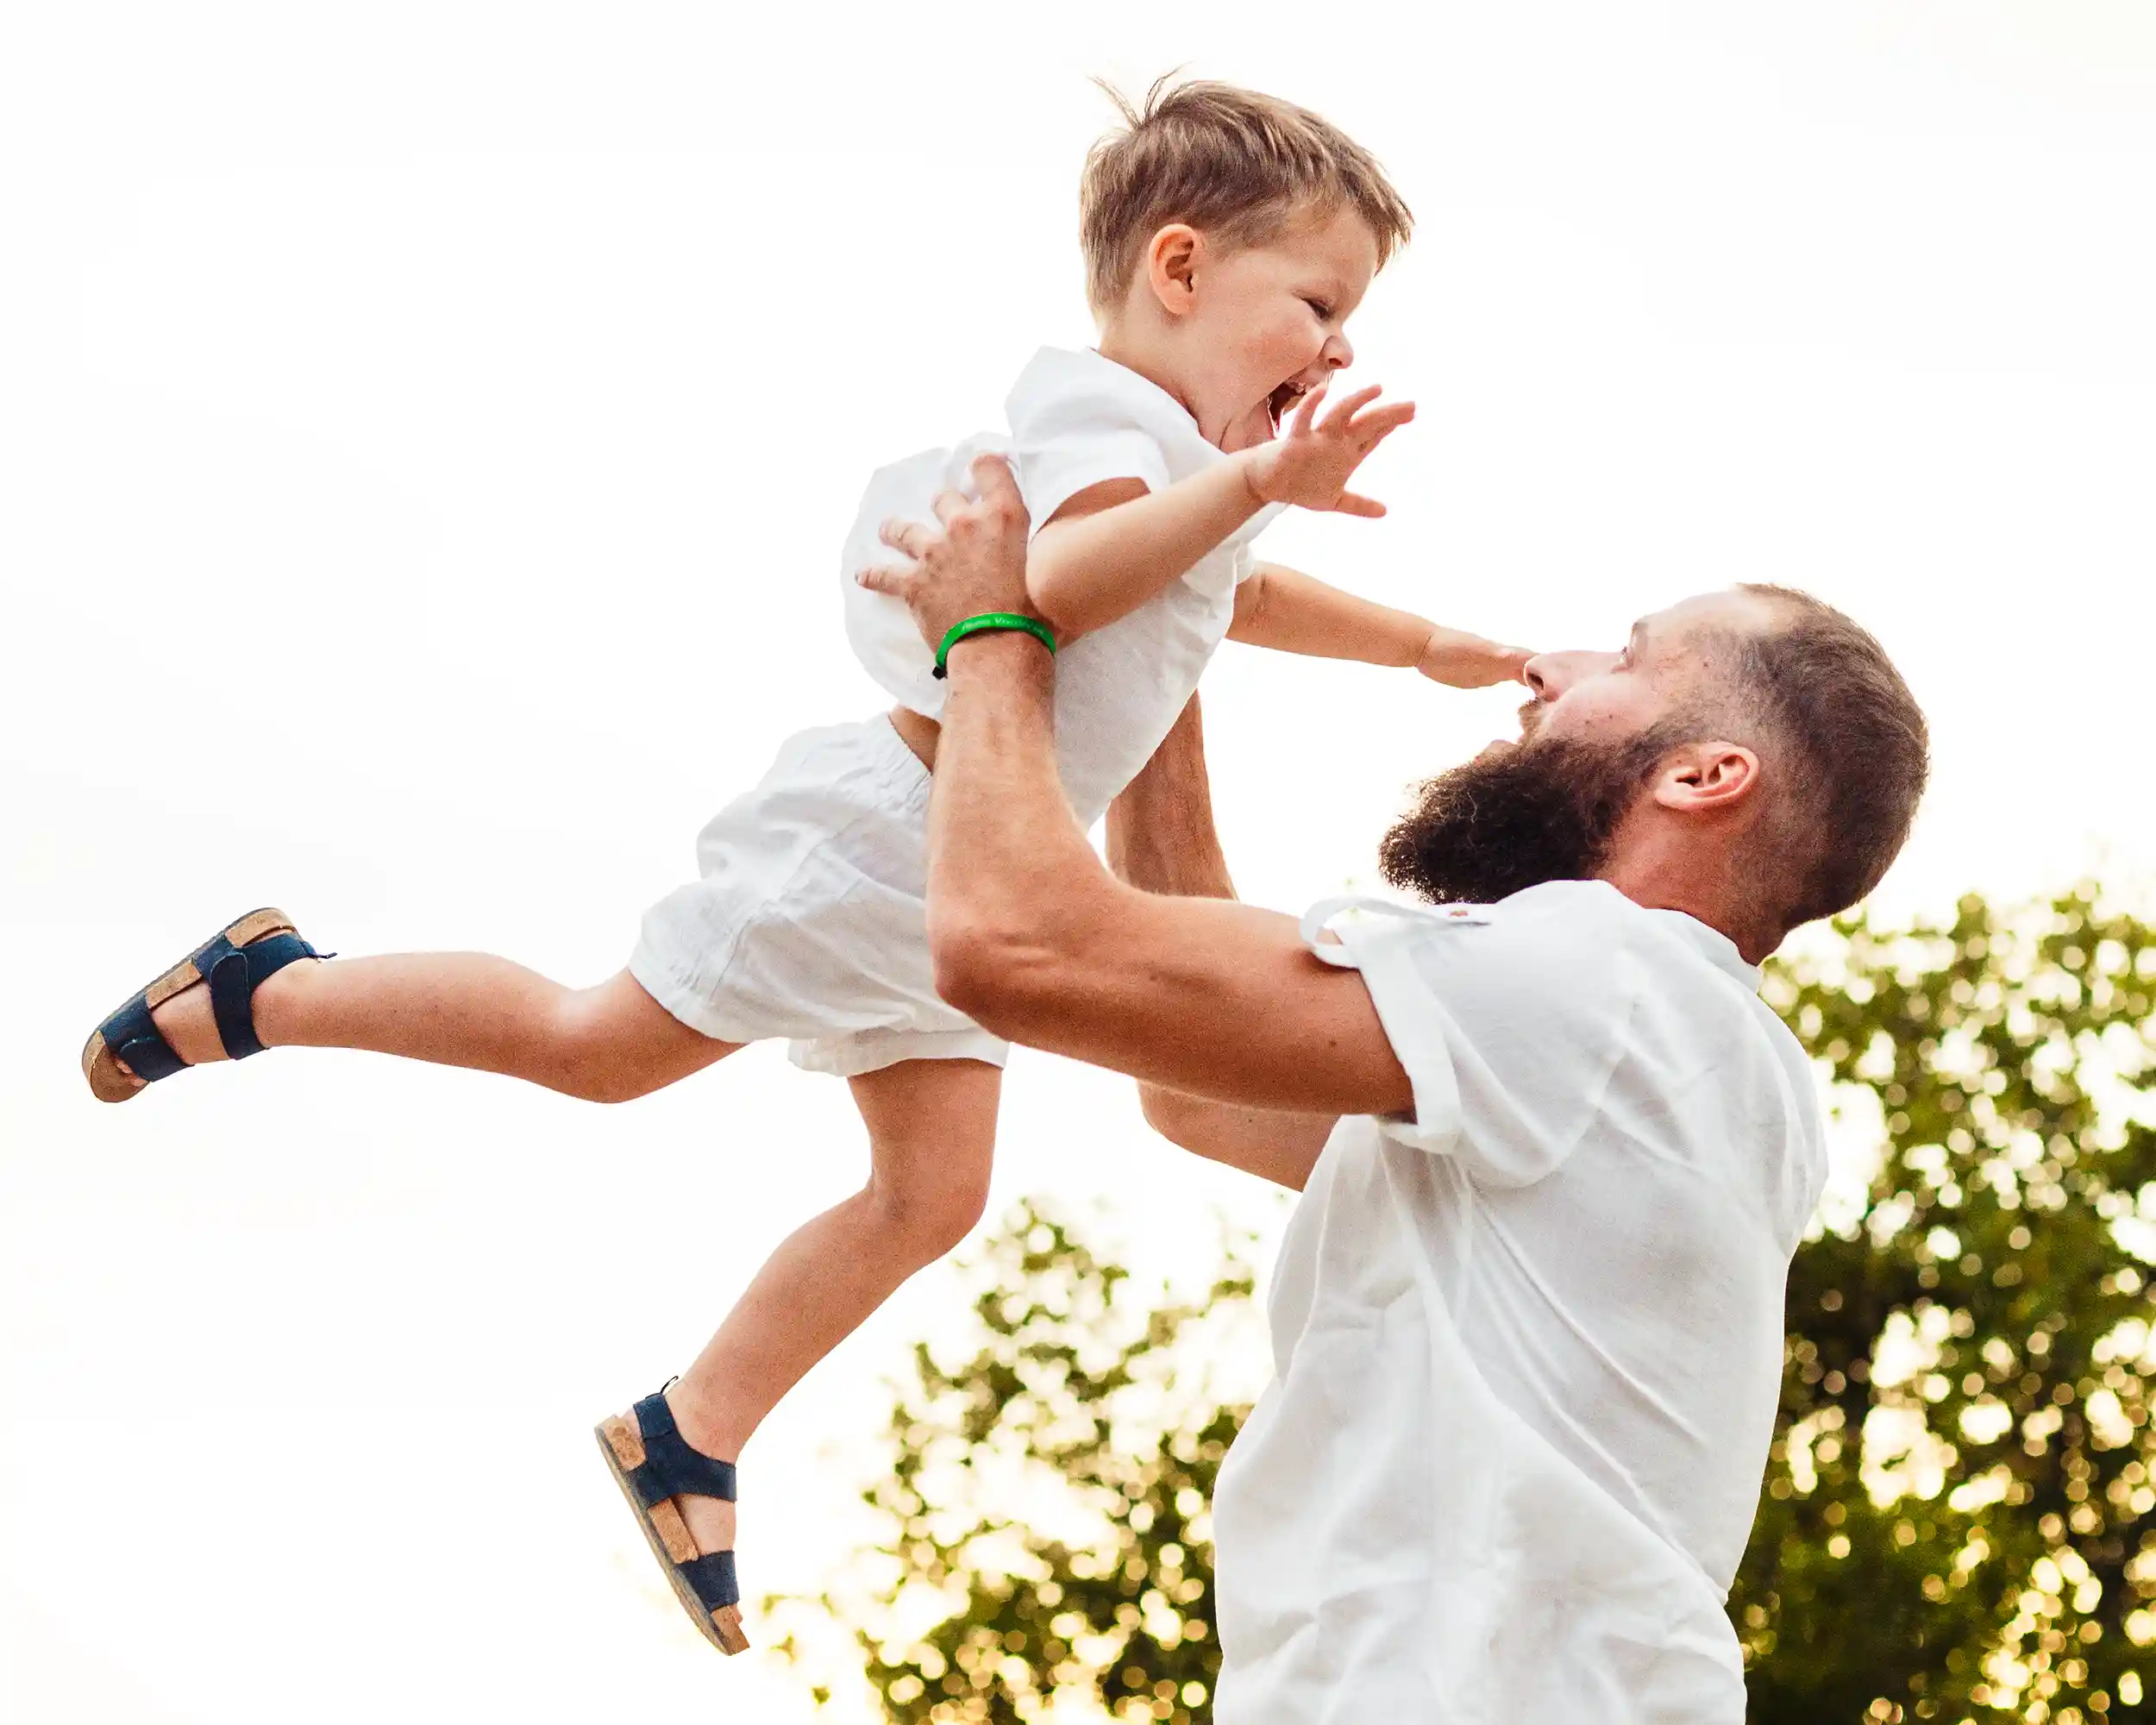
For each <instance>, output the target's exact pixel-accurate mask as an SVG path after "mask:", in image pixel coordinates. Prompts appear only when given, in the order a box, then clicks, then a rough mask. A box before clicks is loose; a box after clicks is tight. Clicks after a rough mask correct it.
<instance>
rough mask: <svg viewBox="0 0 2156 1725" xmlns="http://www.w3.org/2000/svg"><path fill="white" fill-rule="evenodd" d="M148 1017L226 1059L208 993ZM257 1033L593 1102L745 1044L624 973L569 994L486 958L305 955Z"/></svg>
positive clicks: (187, 1049)
mask: <svg viewBox="0 0 2156 1725" xmlns="http://www.w3.org/2000/svg"><path fill="white" fill-rule="evenodd" d="M151 1017H152V1018H153V1019H155V1021H156V1024H157V1027H158V1029H159V1030H160V1032H163V1034H164V1037H165V1039H166V1041H167V1042H169V1043H171V1044H172V1051H173V1052H174V1053H175V1054H177V1055H179V1057H180V1058H181V1059H183V1060H185V1062H187V1063H188V1064H189V1065H191V1066H193V1065H201V1064H203V1063H205V1062H209V1061H213V1060H222V1059H223V1058H224V1057H225V1052H224V1044H222V1042H221V1041H220V1040H219V1039H218V1036H217V1025H216V1017H215V1016H214V1014H213V1013H212V1011H211V1008H210V990H209V989H208V988H206V987H204V986H203V985H201V984H197V985H196V986H195V987H193V988H186V989H183V990H182V991H181V992H180V993H179V994H175V995H173V996H172V999H170V1000H166V1001H165V1002H164V1003H163V1004H161V1005H160V1006H159V1007H157V1008H156V1009H155V1010H154V1012H153V1013H151ZM254 1028H255V1033H256V1034H257V1035H258V1036H260V1038H261V1039H262V1042H263V1044H265V1045H266V1046H267V1047H272V1048H274V1047H278V1046H279V1045H285V1046H304V1047H309V1048H363V1049H368V1050H371V1051H373V1052H375V1053H378V1054H398V1055H402V1056H404V1057H405V1058H406V1059H408V1060H425V1061H431V1062H432V1063H435V1064H436V1065H438V1066H469V1067H474V1068H476V1069H479V1071H482V1072H499V1073H503V1074H505V1075H506V1076H510V1077H512V1078H525V1079H529V1080H530V1081H531V1082H533V1083H535V1084H543V1085H545V1086H546V1087H547V1088H548V1089H550V1090H560V1091H562V1092H564V1093H565V1094H567V1095H572V1096H582V1097H585V1098H587V1099H588V1100H590V1101H595V1102H618V1101H627V1100H629V1099H630V1097H632V1096H642V1095H646V1094H648V1093H649V1092H650V1091H653V1090H656V1089H659V1088H661V1087H662V1086H665V1085H667V1084H671V1083H673V1082H674V1081H675V1080H676V1079H679V1078H686V1077H687V1076H689V1074H690V1073H692V1072H696V1071H699V1070H701V1069H703V1068H705V1067H706V1066H709V1065H710V1064H711V1063H712V1062H713V1061H715V1060H718V1059H721V1058H723V1057H725V1056H726V1055H729V1054H731V1053H732V1052H733V1051H735V1050H736V1048H738V1047H740V1046H741V1044H739V1043H733V1042H720V1041H718V1039H717V1038H712V1037H708V1036H705V1035H704V1034H703V1033H702V1032H699V1031H695V1030H692V1029H691V1028H690V1027H689V1026H686V1025H685V1024H683V1023H682V1022H681V1021H680V1019H676V1018H675V1017H674V1015H673V1014H672V1013H669V1012H667V1009H666V1008H665V1007H662V1006H661V1005H660V1004H659V1003H658V1002H657V1001H656V1000H653V999H652V998H651V996H650V995H649V994H646V993H645V992H644V990H643V988H642V985H641V984H639V983H638V982H637V981H636V978H635V977H633V976H631V975H630V974H629V973H628V972H627V971H626V970H624V971H623V972H622V973H621V974H620V975H617V976H615V977H613V978H612V979H611V980H610V981H608V982H602V983H600V984H599V986H598V987H597V988H563V987H562V986H561V984H560V983H559V982H548V980H547V978H545V977H544V976H542V975H539V974H538V973H537V972H536V971H532V970H527V969H524V967H523V965H521V964H512V963H510V961H509V960H508V959H506V958H494V957H489V956H488V955H486V953H482V952H401V953H392V954H390V955H388V956H386V957H379V958H332V959H314V960H308V959H302V960H299V961H298V962H297V963H292V964H289V965H287V966H285V969H282V970H279V971H278V972H277V973H276V975H273V976H271V977H269V978H268V979H267V980H266V982H263V983H262V985H261V986H260V988H257V989H256V990H255V994H254Z"/></svg>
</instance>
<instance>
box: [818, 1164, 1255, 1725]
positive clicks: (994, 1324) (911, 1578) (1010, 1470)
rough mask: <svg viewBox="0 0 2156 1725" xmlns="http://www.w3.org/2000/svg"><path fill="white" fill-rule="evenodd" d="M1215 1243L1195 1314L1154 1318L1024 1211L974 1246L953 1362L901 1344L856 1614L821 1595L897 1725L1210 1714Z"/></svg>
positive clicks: (1218, 1437) (1218, 1430) (1222, 1262)
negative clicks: (904, 1357) (967, 1347)
mask: <svg viewBox="0 0 2156 1725" xmlns="http://www.w3.org/2000/svg"><path fill="white" fill-rule="evenodd" d="M1219 1250H1220V1258H1219V1270H1218V1273H1217V1274H1216V1275H1215V1277H1214V1278H1213V1283H1212V1285H1211V1287H1210V1288H1209V1289H1207V1291H1206V1295H1205V1297H1204V1298H1202V1299H1200V1300H1197V1301H1194V1302H1189V1303H1182V1304H1169V1305H1165V1306H1157V1307H1152V1308H1147V1307H1146V1306H1144V1304H1143V1303H1142V1302H1139V1301H1138V1300H1136V1299H1135V1298H1133V1297H1132V1295H1131V1289H1130V1287H1129V1277H1128V1272H1127V1271H1125V1270H1124V1269H1122V1268H1121V1267H1120V1266H1119V1265H1117V1264H1112V1263H1108V1262H1105V1261H1103V1260H1102V1259H1100V1258H1097V1257H1096V1256H1095V1255H1094V1252H1093V1251H1092V1250H1091V1249H1090V1248H1089V1247H1088V1246H1087V1245H1084V1244H1083V1243H1081V1241H1079V1240H1077V1239H1074V1238H1073V1236H1072V1235H1071V1233H1069V1230H1068V1229H1067V1228H1066V1226H1064V1225H1063V1224H1062V1222H1061V1221H1059V1220H1056V1219H1054V1218H1053V1217H1051V1216H1050V1215H1049V1214H1045V1213H1044V1211H1042V1210H1041V1209H1039V1208H1036V1207H1035V1206H1032V1205H1021V1206H1019V1207H1018V1209H1017V1210H1016V1211H1015V1212H1014V1213H1013V1214H1012V1215H1011V1217H1010V1218H1009V1219H1008V1220H1006V1222H1005V1224H1004V1226H1002V1227H1000V1229H999V1230H997V1231H996V1232H995V1233H993V1234H992V1235H991V1236H990V1237H989V1239H987V1242H986V1244H985V1245H984V1246H983V1247H982V1248H981V1258H980V1259H979V1260H978V1261H977V1262H976V1263H975V1264H973V1265H972V1266H971V1269H970V1272H969V1273H970V1274H971V1275H972V1276H973V1277H975V1280H976V1282H977V1283H979V1288H978V1292H977V1295H976V1297H975V1301H974V1307H973V1316H974V1325H975V1348H974V1352H972V1354H971V1356H970V1357H969V1358H966V1359H964V1360H963V1361H962V1362H961V1363H960V1364H957V1365H956V1366H954V1367H951V1368H949V1369H946V1368H945V1367H944V1366H943V1364H940V1363H939V1362H938V1360H937V1357H936V1353H935V1352H934V1350H932V1349H931V1347H929V1346H926V1345H923V1346H918V1347H917V1348H916V1349H915V1351H914V1356H913V1371H912V1381H911V1382H909V1383H906V1384H904V1385H902V1386H900V1387H899V1389H898V1390H897V1394H896V1396H895V1400H894V1404H893V1408H892V1413H891V1420H890V1425H889V1428H888V1432H887V1439H888V1445H889V1450H890V1456H891V1467H890V1471H889V1472H888V1473H887V1474H886V1475H884V1476H882V1477H880V1478H878V1479H877V1480H876V1481H875V1483H874V1484H873V1485H871V1486H870V1487H869V1489H868V1491H867V1492H866V1493H865V1494H864V1496H865V1497H866V1499H867V1501H868V1503H869V1505H870V1506H871V1507H872V1508H873V1509H874V1510H875V1511H876V1512H877V1515H878V1516H879V1518H880V1519H881V1521H882V1523H883V1525H884V1528H885V1534H884V1537H883V1538H882V1539H881V1540H880V1541H879V1542H878V1544H877V1545H876V1546H875V1547H874V1549H873V1550H872V1551H871V1552H869V1553H864V1555H863V1563H862V1570H863V1572H864V1573H865V1575H866V1576H867V1577H868V1598H867V1599H866V1600H865V1601H864V1602H857V1603H842V1602H839V1601H837V1600H835V1599H832V1598H830V1597H828V1596H827V1598H826V1600H825V1601H824V1604H825V1605H826V1606H827V1608H829V1609H834V1610H837V1611H840V1612H841V1613H842V1614H843V1615H847V1616H849V1618H851V1619H853V1620H854V1621H855V1622H856V1633H857V1634H858V1637H859V1640H860V1642H861V1645H862V1651H863V1653H864V1655H865V1662H866V1666H867V1676H868V1681H869V1684H870V1685H871V1686H872V1687H873V1688H874V1691H875V1692H876V1694H877V1696H878V1697H880V1698H881V1703H882V1705H883V1709H884V1711H885V1713H886V1714H887V1716H888V1717H889V1719H890V1720H891V1721H892V1722H893V1725H946V1722H960V1721H965V1722H975V1721H978V1722H986V1725H1016V1722H1019V1721H1026V1720H1035V1719H1042V1718H1045V1717H1047V1716H1049V1712H1050V1703H1051V1701H1052V1700H1053V1699H1055V1698H1056V1697H1061V1698H1062V1699H1063V1700H1064V1701H1066V1702H1068V1701H1069V1699H1070V1698H1071V1697H1074V1696H1076V1697H1084V1698H1086V1699H1087V1700H1089V1701H1091V1702H1093V1703H1095V1704H1096V1707H1105V1708H1106V1710H1107V1711H1108V1712H1109V1714H1110V1715H1111V1716H1112V1717H1114V1718H1116V1719H1119V1720H1145V1721H1148V1722H1153V1721H1162V1722H1168V1725H1193V1722H1196V1721H1199V1720H1202V1719H1205V1718H1207V1717H1209V1716H1210V1701H1211V1696H1212V1686H1213V1673H1214V1672H1215V1671H1216V1670H1217V1669H1218V1668H1219V1652H1218V1649H1217V1646H1216V1643H1215V1640H1214V1636H1213V1613H1212V1581H1213V1564H1212V1531H1211V1525H1210V1515H1209V1505H1210V1504H1211V1502H1212V1500H1213V1480H1214V1477H1215V1476H1216V1475H1217V1474H1218V1473H1219V1467H1220V1461H1221V1458H1223V1457H1224V1456H1225V1454H1226V1453H1227V1447H1228V1445H1229V1443H1230V1441H1231V1440H1232V1439H1233V1438H1234V1436H1235V1433H1236V1431H1237V1429H1238V1427H1240V1426H1241V1424H1242V1421H1243V1416H1244V1415H1245V1414H1246V1413H1247V1412H1248V1411H1249V1408H1248V1405H1247V1403H1244V1402H1235V1401H1229V1400H1225V1399H1224V1398H1223V1396H1222V1394H1221V1393H1220V1387H1219V1379H1218V1378H1217V1377H1215V1374H1214V1373H1213V1371H1212V1370H1211V1368H1210V1366H1209V1364H1208V1361H1209V1359H1210V1358H1212V1357H1213V1355H1214V1354H1215V1352H1217V1351H1218V1345H1219V1339H1220V1336H1221V1333H1222V1332H1223V1331H1224V1330H1227V1329H1232V1328H1234V1327H1238V1325H1239V1324H1243V1323H1245V1322H1247V1320H1248V1318H1249V1315H1250V1314H1249V1309H1248V1308H1249V1296H1250V1285H1251V1283H1250V1268H1249V1266H1248V1264H1246V1263H1244V1262H1243V1261H1242V1260H1241V1258H1238V1256H1236V1255H1235V1254H1234V1252H1233V1251H1232V1250H1230V1249H1229V1248H1228V1247H1227V1246H1226V1245H1225V1244H1224V1245H1222V1246H1221V1247H1220V1249H1219Z"/></svg>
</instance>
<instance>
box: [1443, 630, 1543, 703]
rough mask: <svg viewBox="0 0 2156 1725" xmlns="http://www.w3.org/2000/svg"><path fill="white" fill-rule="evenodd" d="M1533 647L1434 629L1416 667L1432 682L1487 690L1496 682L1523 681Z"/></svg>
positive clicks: (1453, 686) (1459, 631)
mask: <svg viewBox="0 0 2156 1725" xmlns="http://www.w3.org/2000/svg"><path fill="white" fill-rule="evenodd" d="M1533 657H1534V649H1532V648H1531V647H1506V646H1502V645H1501V644H1500V643H1497V642H1495V641H1486V640H1484V639H1483V638H1482V637H1481V636H1479V635H1468V634H1463V632H1462V631H1461V630H1457V629H1432V630H1431V631H1430V638H1429V640H1428V641H1426V642H1425V643H1423V649H1422V657H1421V658H1420V660H1419V661H1417V662H1416V664H1415V668H1416V669H1417V670H1418V671H1420V672H1421V673H1422V674H1423V675H1424V676H1426V677H1427V678H1429V679H1430V681H1432V682H1433V683H1444V684H1445V685H1446V686H1447V687H1451V688H1456V689H1486V688H1489V687H1490V686H1491V685H1492V684H1494V683H1524V682H1526V681H1527V661H1528V660H1530V659H1532V658H1533Z"/></svg>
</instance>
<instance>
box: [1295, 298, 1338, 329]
mask: <svg viewBox="0 0 2156 1725" xmlns="http://www.w3.org/2000/svg"><path fill="white" fill-rule="evenodd" d="M1302 303H1303V304H1305V305H1307V306H1308V307H1309V308H1310V309H1311V310H1312V311H1314V312H1316V313H1317V314H1318V321H1319V323H1331V322H1332V306H1331V305H1329V304H1326V302H1325V301H1324V300H1322V299H1313V298H1310V296H1309V295H1307V294H1305V295H1304V296H1303V301H1302Z"/></svg>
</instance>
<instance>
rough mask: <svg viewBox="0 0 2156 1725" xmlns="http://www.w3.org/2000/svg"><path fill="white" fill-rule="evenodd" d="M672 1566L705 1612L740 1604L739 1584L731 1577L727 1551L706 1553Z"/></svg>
mask: <svg viewBox="0 0 2156 1725" xmlns="http://www.w3.org/2000/svg"><path fill="white" fill-rule="evenodd" d="M674 1567H675V1568H677V1569H679V1570H680V1571H681V1573H682V1575H683V1577H684V1578H686V1580H687V1582H688V1584H689V1585H690V1586H691V1587H693V1588H694V1589H695V1590H696V1596H697V1597H698V1598H699V1599H700V1600H702V1601H703V1602H704V1609H705V1610H706V1611H718V1610H721V1609H724V1608H725V1607H726V1606H729V1605H738V1604H740V1603H741V1584H740V1582H738V1581H737V1580H736V1579H735V1578H734V1554H733V1553H731V1552H706V1553H704V1555H703V1556H702V1557H700V1558H691V1559H689V1560H688V1561H687V1562H686V1563H685V1564H676V1565H674Z"/></svg>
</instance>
